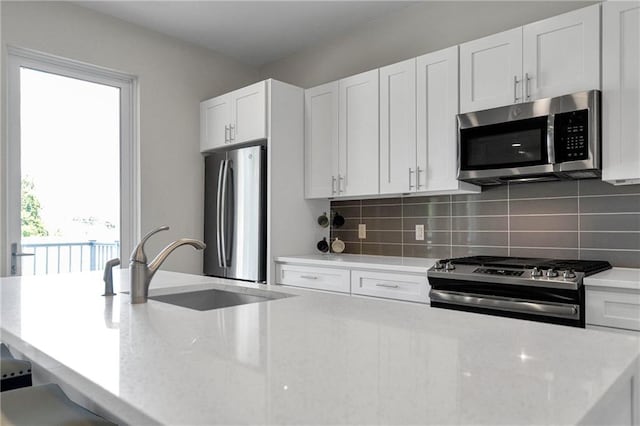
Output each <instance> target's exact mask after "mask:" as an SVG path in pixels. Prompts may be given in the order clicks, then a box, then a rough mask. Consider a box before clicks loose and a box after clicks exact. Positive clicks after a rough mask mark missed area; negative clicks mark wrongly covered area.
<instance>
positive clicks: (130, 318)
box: [0, 270, 640, 425]
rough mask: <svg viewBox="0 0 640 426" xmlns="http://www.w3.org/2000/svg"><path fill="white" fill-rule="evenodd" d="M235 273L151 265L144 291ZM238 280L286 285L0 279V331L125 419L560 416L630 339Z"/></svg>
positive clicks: (634, 352)
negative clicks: (230, 299) (247, 294)
mask: <svg viewBox="0 0 640 426" xmlns="http://www.w3.org/2000/svg"><path fill="white" fill-rule="evenodd" d="M115 275H116V283H115V286H116V288H122V287H127V286H128V284H127V271H126V270H125V271H121V273H120V274H118V273H116V274H115ZM234 286H236V288H238V287H237V285H236V284H235V283H234V282H232V281H228V280H222V279H215V278H207V277H201V276H193V275H185V274H177V273H168V272H162V271H161V272H159V273H158V274H157V275H156V277H155V278H154V281H153V283H152V287H151V289H152V290H151V294H154V293H156V294H163V293H170V292H181V291H187V290H189V289H193V288H197V289H201V288H233V287H234ZM246 287H251V288H253V289H257V288H259V289H267V291H277V292H285V293H289V294H295V295H296V296H295V297H289V298H284V299H279V300H274V301H269V302H263V303H254V304H248V305H243V306H236V307H230V308H225V309H217V310H211V311H195V310H189V309H185V308H181V307H178V306H173V305H169V304H166V303H161V302H158V301H154V300H150V301H149V302H148V303H146V304H138V305H131V304H129V297H128V296H127V295H125V294H119V295H117V296H115V297H102V296H100V294H101V293H102V291H103V283H102V280H101V273H97V272H96V273H82V274H68V275H54V276H47V277H22V278H2V279H0V288H1V296H2V301H1V304H2V305H1V307H2V311H1V331H2V336H1V338H2V340H3V341H5V342H6V343H7V344H9V345H10V346H12V347H13V348H15V349H17V350H18V351H20V352H22V353H24V354H25V355H27V356H28V357H30V358H31V359H32V360H34V362H37V363H38V364H40V365H44V366H47V367H48V368H49V369H51V371H52V372H53V373H55V374H56V375H57V377H59V378H60V379H61V380H64V382H66V383H69V384H72V385H73V386H75V387H76V388H77V389H80V390H82V391H83V392H84V393H85V394H86V395H90V397H91V398H92V399H93V400H95V401H96V403H97V404H98V405H100V406H103V407H105V408H107V409H108V410H110V411H112V412H114V413H118V415H119V416H121V417H122V418H123V419H125V420H126V421H127V422H130V423H136V424H143V423H144V424H150V423H161V424H180V425H187V424H188V425H192V424H249V423H250V424H522V423H527V424H575V423H577V422H579V421H580V420H581V419H582V418H583V417H584V416H585V414H587V413H588V412H589V411H590V410H591V409H592V408H593V407H594V404H596V402H597V401H599V400H600V399H601V398H602V397H603V395H605V393H607V391H608V390H609V389H610V388H611V387H612V386H613V385H614V383H619V381H620V380H621V377H623V376H625V374H626V375H629V374H634V372H635V371H636V368H637V363H638V356H639V353H640V340H639V339H638V338H637V337H634V336H626V335H620V334H615V333H606V332H601V331H595V330H585V329H578V328H571V327H563V326H557V325H551V324H542V323H536V322H529V321H521V320H515V319H506V318H499V317H493V316H485V315H478V314H472V313H465V312H458V311H451V310H442V309H435V308H430V307H428V306H425V305H421V304H415V305H413V304H406V303H395V302H390V301H384V300H375V299H365V298H355V297H350V296H343V295H337V294H328V293H319V292H309V291H305V290H300V289H293V288H282V287H275V288H273V287H267V286H262V285H251V284H247V285H246ZM238 289H239V288H238Z"/></svg>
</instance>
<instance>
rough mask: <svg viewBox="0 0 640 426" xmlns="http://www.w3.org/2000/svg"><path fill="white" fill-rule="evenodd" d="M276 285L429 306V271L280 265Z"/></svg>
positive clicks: (277, 268)
mask: <svg viewBox="0 0 640 426" xmlns="http://www.w3.org/2000/svg"><path fill="white" fill-rule="evenodd" d="M276 284H282V285H290V286H295V287H304V288H309V289H313V290H324V291H334V292H340V293H350V294H356V295H359V296H370V297H381V298H385V299H396V300H404V301H408V302H419V303H429V282H428V281H427V270H426V268H425V271H424V273H418V272H416V273H409V272H402V273H401V272H394V271H389V270H384V271H382V270H375V266H373V265H372V267H371V269H370V270H369V269H352V268H350V267H341V268H340V267H335V268H334V267H330V266H329V267H327V266H317V265H306V264H295V263H276Z"/></svg>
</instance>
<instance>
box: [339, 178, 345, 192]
mask: <svg viewBox="0 0 640 426" xmlns="http://www.w3.org/2000/svg"><path fill="white" fill-rule="evenodd" d="M340 182H344V176H342V175H338V194H340V193H341V192H344V189H342V185H341V184H340Z"/></svg>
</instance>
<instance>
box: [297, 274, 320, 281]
mask: <svg viewBox="0 0 640 426" xmlns="http://www.w3.org/2000/svg"><path fill="white" fill-rule="evenodd" d="M300 278H305V279H307V280H317V279H318V277H316V276H315V275H300Z"/></svg>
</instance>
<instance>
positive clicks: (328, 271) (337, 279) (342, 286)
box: [276, 265, 351, 293]
mask: <svg viewBox="0 0 640 426" xmlns="http://www.w3.org/2000/svg"><path fill="white" fill-rule="evenodd" d="M276 277H277V278H276V279H277V283H278V284H284V285H292V286H297V287H306V288H312V289H315V290H329V291H339V292H341V293H349V292H350V289H351V286H350V281H349V270H348V269H338V268H318V267H310V266H297V265H277V271H276Z"/></svg>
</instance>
